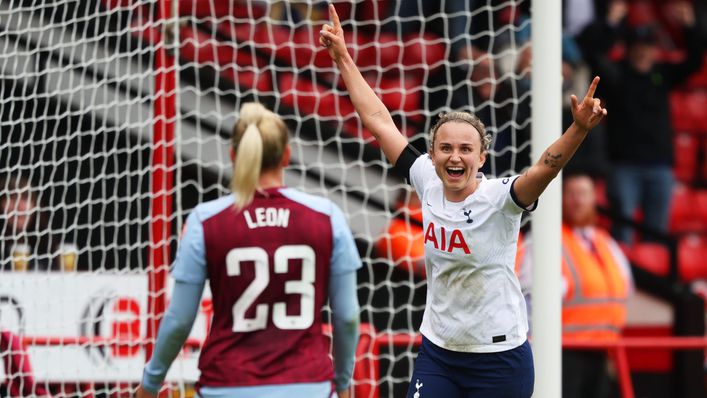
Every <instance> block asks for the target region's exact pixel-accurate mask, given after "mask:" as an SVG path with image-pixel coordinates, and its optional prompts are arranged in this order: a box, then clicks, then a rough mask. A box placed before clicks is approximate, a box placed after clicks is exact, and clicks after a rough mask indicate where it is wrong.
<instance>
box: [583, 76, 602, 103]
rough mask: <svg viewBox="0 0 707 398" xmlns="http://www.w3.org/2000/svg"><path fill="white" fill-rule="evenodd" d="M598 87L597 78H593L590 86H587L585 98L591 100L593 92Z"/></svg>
mask: <svg viewBox="0 0 707 398" xmlns="http://www.w3.org/2000/svg"><path fill="white" fill-rule="evenodd" d="M598 85H599V76H595V77H594V80H592V84H590V85H589V90H587V95H586V96H585V98H593V97H594V92H595V91H597V86H598Z"/></svg>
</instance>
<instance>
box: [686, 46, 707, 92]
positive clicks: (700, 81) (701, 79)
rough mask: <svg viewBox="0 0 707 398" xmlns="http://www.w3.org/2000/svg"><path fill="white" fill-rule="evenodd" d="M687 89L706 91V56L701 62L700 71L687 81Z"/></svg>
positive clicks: (706, 55)
mask: <svg viewBox="0 0 707 398" xmlns="http://www.w3.org/2000/svg"><path fill="white" fill-rule="evenodd" d="M687 87H691V88H699V89H705V90H707V54H705V57H704V59H703V60H702V69H700V70H699V71H698V72H696V73H695V74H694V75H692V77H691V78H690V79H689V80H688V81H687Z"/></svg>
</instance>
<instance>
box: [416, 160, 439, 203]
mask: <svg viewBox="0 0 707 398" xmlns="http://www.w3.org/2000/svg"><path fill="white" fill-rule="evenodd" d="M434 178H437V173H436V172H435V167H434V164H433V163H432V159H430V155H429V154H427V153H426V154H424V155H422V156H420V157H418V158H417V160H415V163H413V164H412V167H410V185H412V187H413V188H415V192H417V196H418V197H419V198H422V193H423V192H424V190H425V186H426V185H427V184H428V183H429V181H430V180H431V179H434Z"/></svg>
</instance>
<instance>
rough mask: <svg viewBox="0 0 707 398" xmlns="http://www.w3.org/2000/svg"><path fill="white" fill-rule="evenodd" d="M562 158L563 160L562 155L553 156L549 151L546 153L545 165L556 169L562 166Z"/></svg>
mask: <svg viewBox="0 0 707 398" xmlns="http://www.w3.org/2000/svg"><path fill="white" fill-rule="evenodd" d="M560 158H562V154H561V153H558V154H556V155H553V154H551V153H550V151H547V152H545V159H544V160H543V163H545V165H547V166H549V167H550V168H553V169H554V168H557V167H559V166H560Z"/></svg>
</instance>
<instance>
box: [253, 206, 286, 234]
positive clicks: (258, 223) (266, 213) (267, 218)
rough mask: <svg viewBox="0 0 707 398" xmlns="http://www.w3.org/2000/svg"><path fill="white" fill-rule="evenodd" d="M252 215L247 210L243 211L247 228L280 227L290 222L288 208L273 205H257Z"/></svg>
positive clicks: (284, 226)
mask: <svg viewBox="0 0 707 398" xmlns="http://www.w3.org/2000/svg"><path fill="white" fill-rule="evenodd" d="M253 213H254V214H253V215H251V214H250V212H249V211H248V210H245V211H243V217H245V222H246V224H248V228H250V229H254V228H260V227H281V228H287V226H288V225H289V223H290V209H279V208H275V207H258V208H256V209H255V210H253Z"/></svg>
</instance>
